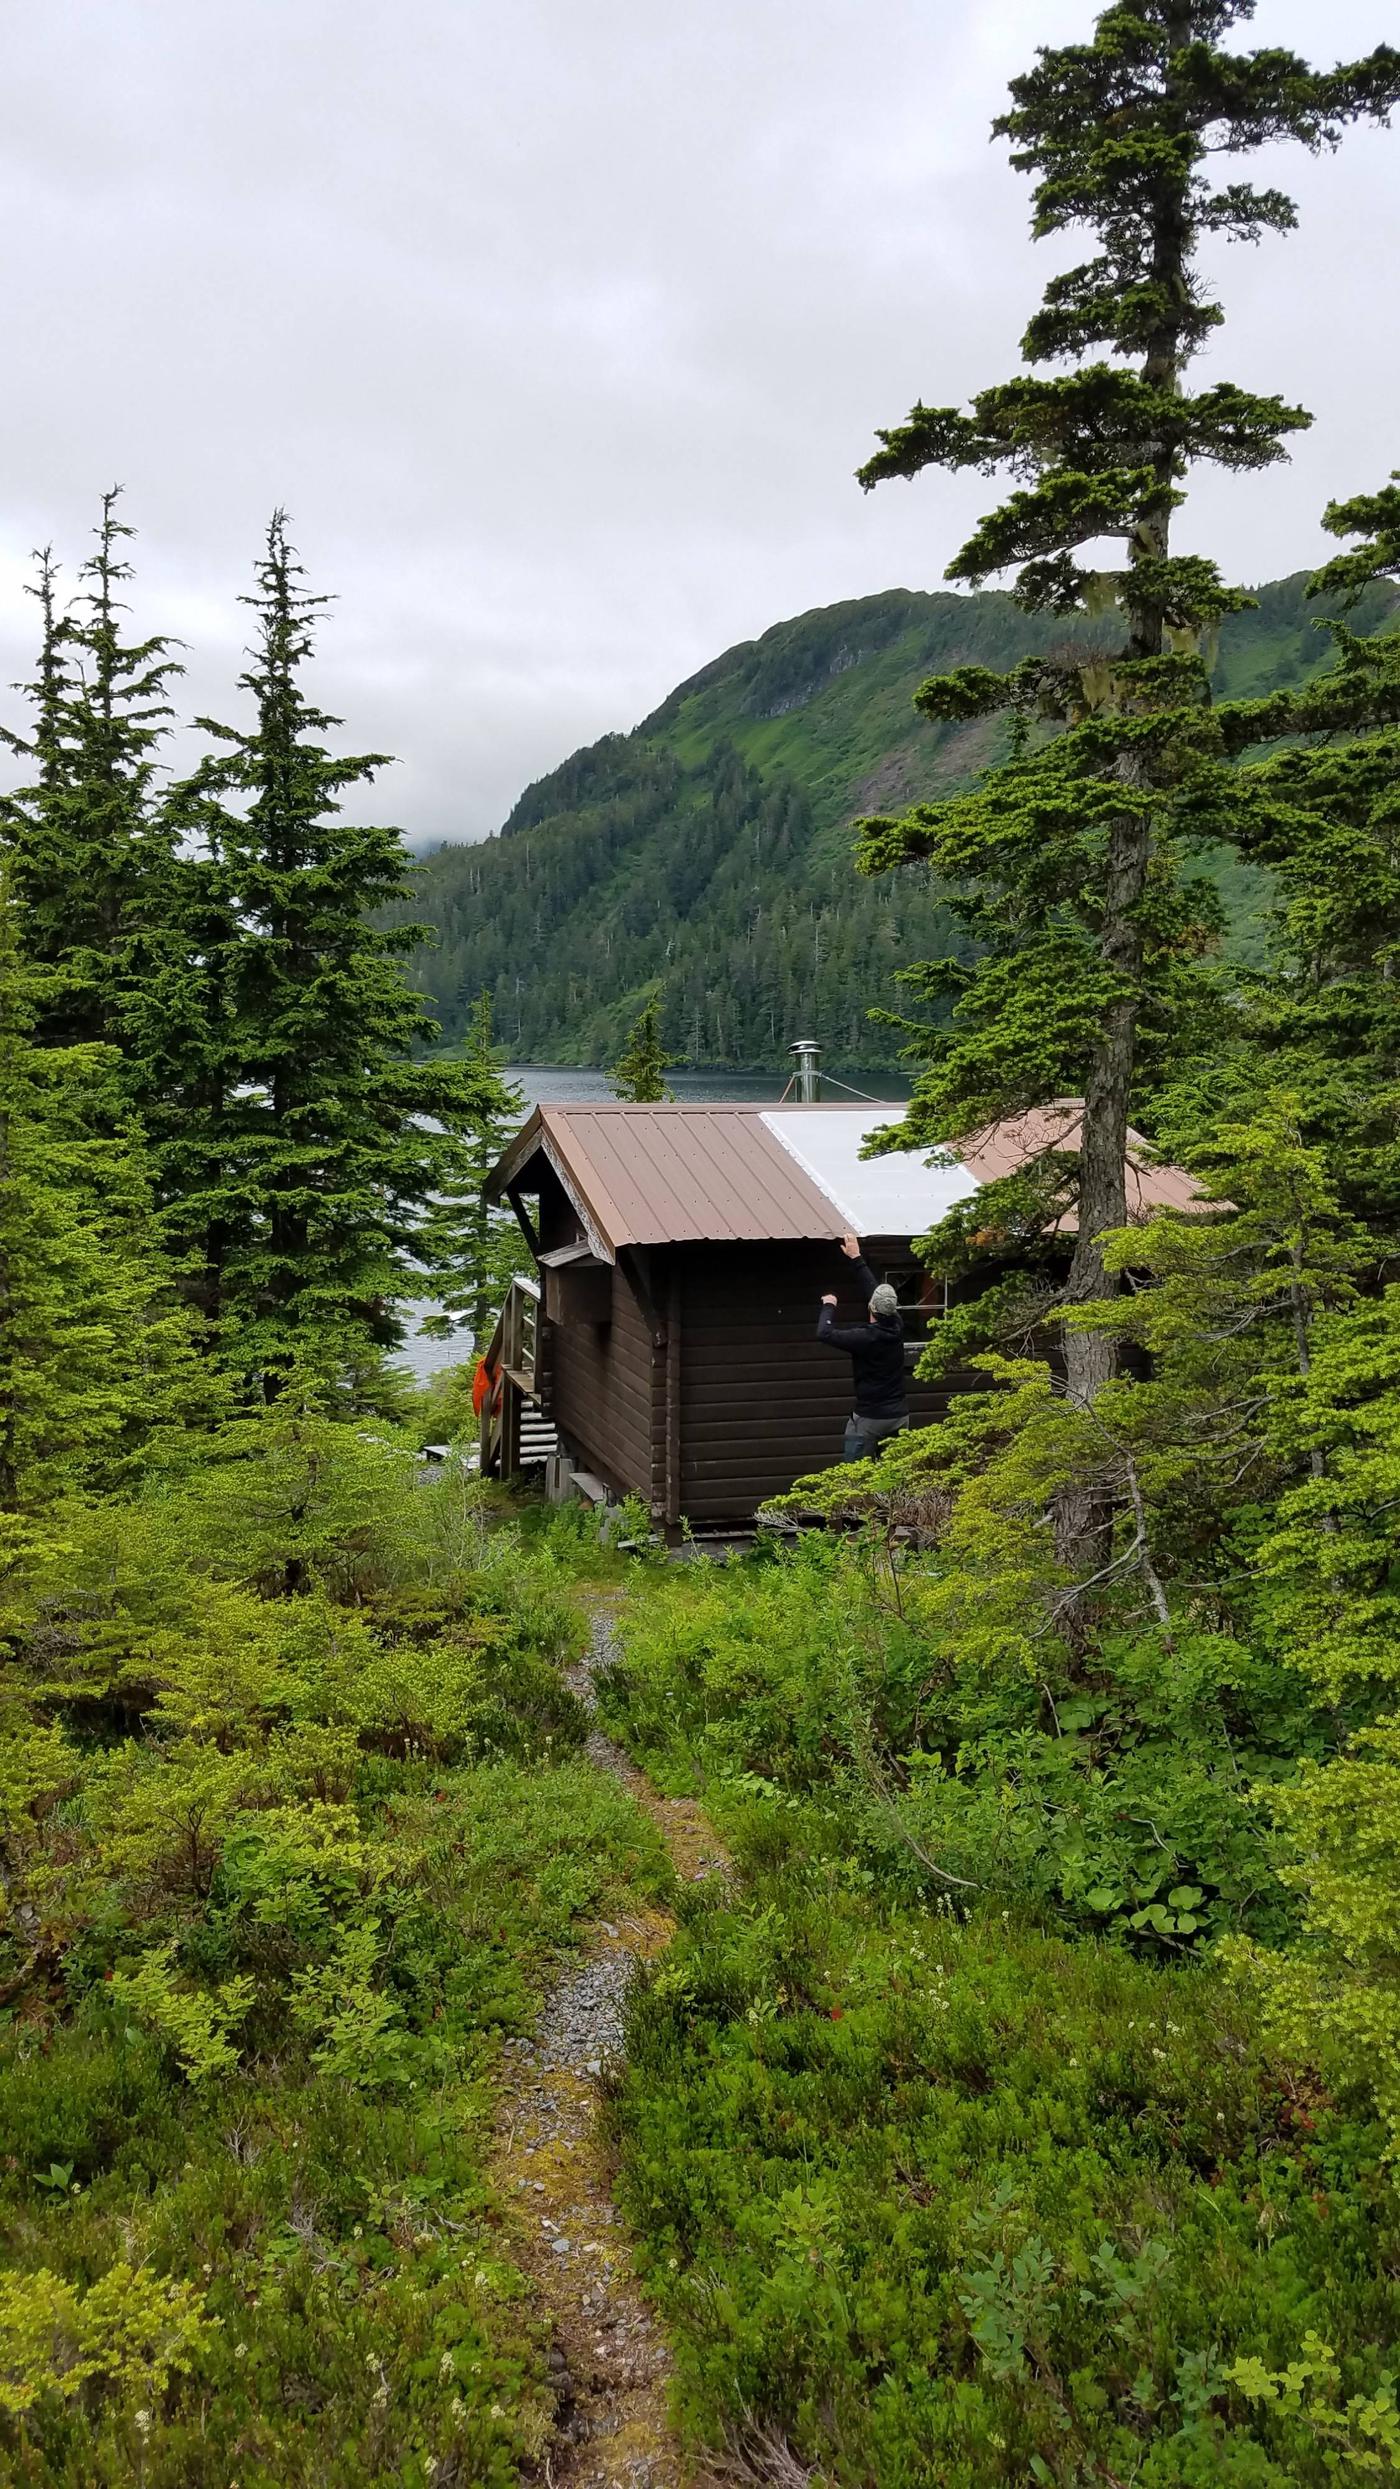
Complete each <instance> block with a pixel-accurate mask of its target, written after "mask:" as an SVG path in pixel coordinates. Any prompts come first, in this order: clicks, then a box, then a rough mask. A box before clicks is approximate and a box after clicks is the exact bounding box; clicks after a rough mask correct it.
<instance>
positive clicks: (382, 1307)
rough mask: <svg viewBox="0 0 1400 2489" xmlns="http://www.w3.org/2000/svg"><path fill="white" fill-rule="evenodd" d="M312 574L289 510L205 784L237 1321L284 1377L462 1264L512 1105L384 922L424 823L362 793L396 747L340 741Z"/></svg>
mask: <svg viewBox="0 0 1400 2489" xmlns="http://www.w3.org/2000/svg"><path fill="white" fill-rule="evenodd" d="M303 578H304V573H303V571H302V568H301V565H300V564H299V563H298V561H297V560H296V558H295V554H294V552H293V549H292V547H291V545H290V544H289V542H288V538H287V529H286V522H285V518H284V516H283V514H282V513H281V512H280V511H279V512H278V513H276V514H275V515H274V517H273V519H272V521H271V523H270V525H269V527H268V530H267V536H266V543H265V548H264V551H263V554H262V557H261V559H260V560H259V562H258V564H257V568H256V586H255V589H254V592H253V594H252V595H251V596H249V597H247V598H246V599H245V600H244V601H245V602H246V603H248V604H249V605H251V607H252V608H253V611H254V613H255V615H256V618H257V631H256V640H255V645H254V647H253V650H252V652H251V658H250V663H249V667H248V670H247V671H246V672H245V673H244V674H243V675H242V676H241V677H240V687H241V688H242V689H243V690H244V691H245V692H246V693H247V694H248V696H249V699H250V701H251V703H252V708H253V717H252V721H251V723H250V724H249V725H248V726H246V727H231V726H222V725H219V724H216V723H215V721H213V720H212V719H208V718H205V719H201V720H200V721H199V722H200V724H201V725H202V726H203V727H204V729H205V730H206V731H207V732H208V733H210V734H211V735H213V736H215V737H216V738H217V739H218V741H219V743H220V745H221V746H222V747H223V748H222V751H221V753H220V754H218V755H216V756H212V757H211V758H210V760H209V761H208V763H207V764H206V766H205V768H204V769H203V771H202V772H201V773H200V775H199V778H198V781H197V789H198V795H199V799H200V801H201V802H202V804H203V806H204V826H205V833H206V836H207V837H208V839H209V841H210V845H211V850H212V852H213V854H214V856H215V857H216V859H217V863H218V866H219V871H220V879H219V887H218V894H217V898H216V906H217V908H218V909H219V910H221V911H223V912H224V918H223V921H224V922H225V924H226V926H227V927H228V928H231V929H232V930H233V931H234V932H235V933H236V939H233V940H232V941H231V943H230V944H229V947H228V952H227V957H226V960H225V962H224V965H223V968H222V969H221V971H220V982H221V989H222V992H223V995H224V1001H225V1008H226V1010H227V1013H228V1015H229V1040H228V1042H229V1047H230V1049H231V1054H232V1059H233V1061H234V1062H235V1063H236V1065H237V1069H238V1075H239V1079H238V1089H237V1094H236V1095H235V1096H231V1097H230V1096H229V1095H228V1094H227V1093H226V1096H225V1100H224V1106H223V1110H222V1124H223V1134H224V1138H225V1139H227V1140H229V1141H230V1144H231V1145H230V1147H229V1148H228V1149H227V1150H226V1151H223V1153H222V1154H221V1155H220V1156H219V1159H218V1162H217V1166H216V1168H215V1170H214V1176H213V1182H214V1188H215V1192H216V1194H217V1196H218V1197H219V1198H220V1199H221V1200H223V1201H224V1202H225V1203H226V1204H229V1205H231V1204H232V1203H233V1201H234V1199H235V1197H236V1198H237V1200H238V1204H239V1217H238V1222H237V1231H236V1233H234V1234H233V1235H231V1236H230V1237H229V1239H228V1249H227V1251H226V1252H225V1254H224V1256H223V1258H222V1264H221V1273H220V1299H221V1307H222V1321H223V1338H224V1343H225V1346H226V1348H227V1350H228V1352H229V1353H230V1354H231V1355H232V1356H233V1357H234V1358H235V1359H236V1361H237V1362H238V1364H239V1365H240V1366H241V1367H242V1368H243V1369H244V1370H245V1371H246V1372H249V1373H253V1374H256V1375H257V1377H258V1378H259V1379H260V1382H261V1385H262V1388H263V1390H264V1391H265V1392H266V1394H267V1395H268V1396H269V1397H273V1396H275V1395H276V1393H277V1391H278V1390H279V1388H280V1386H281V1381H282V1379H283V1378H284V1377H285V1375H286V1373H287V1371H288V1370H289V1368H290V1367H291V1366H292V1365H293V1364H295V1363H296V1362H298V1360H301V1361H306V1360H310V1361H311V1362H312V1363H313V1364H317V1365H320V1366H329V1367H331V1368H334V1369H335V1370H337V1371H339V1372H341V1373H344V1372H345V1371H346V1370H347V1369H348V1368H353V1367H354V1366H355V1364H356V1363H357V1361H358V1360H359V1359H360V1358H361V1357H362V1356H363V1352H364V1350H365V1349H366V1347H370V1346H375V1345H377V1346H379V1347H390V1346H393V1345H394V1344H396V1343H397V1341H398V1340H399V1338H400V1337H401V1335H402V1333H401V1323H400V1319H399V1315H398V1311H397V1306H398V1303H399V1301H400V1300H402V1299H404V1298H406V1297H411V1296H422V1295H424V1294H427V1293H431V1292H435V1291H436V1289H437V1288H438V1286H439V1284H450V1282H451V1279H452V1274H453V1269H454V1266H455V1244H454V1238H453V1236H452V1234H451V1232H450V1222H448V1221H447V1220H446V1219H445V1217H444V1214H443V1210H442V1207H441V1204H442V1202H443V1200H444V1199H446V1200H447V1201H449V1202H450V1201H452V1200H459V1199H460V1198H461V1197H462V1194H463V1191H464V1188H465V1183H466V1177H465V1167H466V1162H467V1157H468V1155H469V1153H470V1149H471V1146H472V1141H473V1137H474V1134H475V1132H476V1129H477V1126H478V1124H479V1122H480V1120H481V1119H482V1117H483V1116H488V1115H492V1114H499V1113H501V1112H503V1111H505V1107H504V1092H503V1090H502V1087H501V1083H500V1080H499V1077H498V1075H497V1074H496V1072H495V1070H494V1068H490V1069H488V1067H486V1066H485V1065H482V1064H479V1063H478V1064H473V1065H470V1066H467V1065H462V1064H451V1063H447V1062H444V1061H441V1060H437V1061H433V1060H428V1061H424V1060H422V1059H420V1058H421V1056H422V1054H423V1052H424V1050H425V1049H426V1048H428V1047H430V1046H431V1045H432V1044H433V1042H434V1041H435V1039H436V1038H437V1036H438V1029H437V1024H436V1022H435V1021H433V1020H432V1019H431V1018H430V1017H429V1015H428V1013H427V1012H426V1011H425V1010H424V1009H423V1006H422V1003H421V1001H420V999H419V997H418V995H417V994H416V993H415V992H414V991H413V989H412V987H411V986H410V985H409V983H408V980H407V977H406V976H405V974H404V969H403V965H402V961H403V958H404V955H405V954H406V953H408V952H411V951H412V950H413V949H414V948H415V947H416V945H417V943H418V941H419V940H420V939H421V932H420V929H419V928H418V927H416V926H412V925H396V926H393V927H390V928H386V927H385V926H384V925H383V924H382V923H381V922H380V914H381V911H383V910H384V909H386V908H389V907H391V906H392V905H393V903H394V902H395V901H397V900H400V899H402V897H403V896H404V894H405V891H406V889H407V887H408V884H409V880H410V867H409V862H408V858H407V855H406V853H405V850H404V847H403V843H402V839H401V837H400V834H399V832H398V831H397V830H395V829H388V828H380V827H366V826H364V825H362V824H360V823H357V822H350V821H347V820H346V819H345V817H344V814H343V812H342V809H341V801H342V798H343V796H344V795H345V794H346V792H347V791H348V790H349V789H351V788H353V787H357V786H359V785H361V784H363V783H364V782H366V781H367V780H369V779H371V778H373V777H374V776H375V774H376V773H377V771H378V770H379V769H380V768H381V767H382V766H384V764H385V759H386V756H385V755H383V754H380V753H359V754H355V755H352V756H347V757H344V758H338V757H336V756H335V755H333V754H332V753H331V751H330V750H329V749H328V747H327V745H326V742H325V740H324V738H325V736H326V735H327V733H328V732H329V731H330V730H331V729H332V728H333V727H334V726H336V725H337V724H338V723H339V721H338V720H337V719H335V718H333V717H330V716H328V715H327V714H326V713H325V712H324V711H322V710H321V709H319V708H317V707H316V706H315V705H314V703H313V702H312V701H311V700H310V699H309V697H308V695H307V692H306V689H305V686H304V682H303V673H304V669H305V668H306V666H307V665H308V663H309V662H310V660H311V657H312V654H313V650H314V642H315V629H316V624H317V621H318V619H319V617H320V616H321V614H322V613H323V612H324V610H325V608H326V606H327V605H328V603H329V602H330V601H331V600H330V599H329V598H327V597H325V596H320V595H314V594H312V593H311V592H310V591H309V590H308V589H307V588H305V587H304V586H303V584H302V582H303Z"/></svg>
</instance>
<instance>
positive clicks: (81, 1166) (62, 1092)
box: [0, 871, 209, 1562]
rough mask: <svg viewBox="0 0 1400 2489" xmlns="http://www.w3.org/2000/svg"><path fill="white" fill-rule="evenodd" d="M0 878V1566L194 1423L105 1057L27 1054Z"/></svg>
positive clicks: (200, 1399)
mask: <svg viewBox="0 0 1400 2489" xmlns="http://www.w3.org/2000/svg"><path fill="white" fill-rule="evenodd" d="M21 923H22V913H21V911H20V910H19V909H18V908H17V907H16V905H15V903H14V901H13V899H12V898H11V896H10V893H9V887H8V871H7V872H6V874H5V875H4V876H3V877H0V1562H3V1560H4V1559H6V1558H7V1557H12V1556H13V1555H14V1554H15V1553H16V1552H17V1551H22V1550H23V1549H24V1547H25V1546H26V1545H27V1544H28V1543H29V1541H30V1538H31V1535H32V1530H33V1528H34V1526H35V1524H36V1520H37V1519H38V1517H41V1516H42V1514H43V1513H44V1512H45V1510H46V1509H47V1508H48V1507H50V1506H51V1505H52V1504H54V1503H55V1502H56V1501H58V1500H59V1499H60V1498H62V1497H64V1496H68V1495H72V1494H76V1493H78V1492H80V1491H82V1490H84V1489H86V1490H87V1491H88V1492H99V1493H100V1492H103V1491H106V1490H110V1489H111V1488H113V1487H117V1486H121V1485H124V1484H128V1483H129V1482H130V1480H131V1478H132V1476H133V1475H134V1473H135V1472H136V1471H137V1470H138V1469H139V1467H140V1464H141V1462H142V1460H143V1458H144V1457H145V1455H146V1454H147V1452H148V1451H149V1449H150V1447H151V1445H152V1442H153V1441H154V1440H155V1439H156V1438H158V1437H159V1436H160V1435H161V1434H162V1433H163V1432H168V1431H169V1430H170V1429H172V1428H175V1427H177V1426H179V1425H181V1424H183V1423H185V1422H186V1421H188V1420H190V1419H191V1418H195V1417H198V1416H200V1415H202V1414H204V1413H206V1412H207V1409H208V1405H209V1402H208V1392H207V1387H206V1386H205V1384H204V1383H203V1382H202V1381H201V1380H200V1379H199V1377H198V1374H197V1371H196V1365H195V1358H194V1348H193V1338H192V1332H191V1328H190V1321H189V1317H188V1315H187V1314H186V1313H185V1312H184V1311H183V1309H182V1308H181V1307H180V1306H179V1304H178V1302H177V1301H176V1298H175V1292H174V1288H173V1284H172V1278H171V1273H170V1269H169V1266H168V1264H167V1262H166V1260H165V1258H164V1256H163V1254H162V1252H161V1250H160V1244H159V1236H158V1231H157V1227H156V1221H155V1215H154V1209H153V1204H152V1200H151V1193H150V1185H149V1180H148V1171H147V1169H146V1165H145V1161H144V1154H143V1149H142V1142H141V1136H140V1132H139V1129H138V1128H137V1127H136V1126H135V1125H134V1123H133V1122H132V1120H131V1118H130V1116H129V1113H128V1110H127V1107H126V1102H125V1098H124V1095H123V1092H122V1087H121V1083H120V1079H119V1061H118V1057H117V1056H116V1054H115V1052H114V1051H113V1050H112V1049H111V1048H110V1047H103V1046H91V1045H86V1046H73V1047H57V1046H52V1045H44V1044H39V1043H38V1042H36V1038H35V1033H34V1031H35V1024H36V1022H37V1021H38V1020H39V1019H40V1018H41V1016H42V1012H43V1004H44V984H45V979H44V977H43V975H42V974H38V973H36V972H35V971H34V970H33V969H32V968H30V967H29V966H28V965H27V964H26V962H25V961H24V959H23V957H22V955H21V953H20V948H19V940H18V935H19V931H20V926H21Z"/></svg>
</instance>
